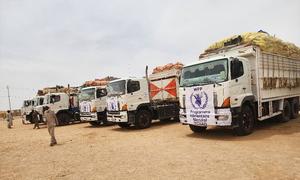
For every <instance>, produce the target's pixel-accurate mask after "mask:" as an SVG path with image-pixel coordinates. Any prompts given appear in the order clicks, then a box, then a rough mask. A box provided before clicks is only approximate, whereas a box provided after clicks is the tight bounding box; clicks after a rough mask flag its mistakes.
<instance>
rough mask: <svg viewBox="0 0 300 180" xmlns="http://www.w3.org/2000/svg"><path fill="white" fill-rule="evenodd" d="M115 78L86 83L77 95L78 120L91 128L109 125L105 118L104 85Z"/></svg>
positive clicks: (105, 91)
mask: <svg viewBox="0 0 300 180" xmlns="http://www.w3.org/2000/svg"><path fill="white" fill-rule="evenodd" d="M115 79H117V78H115V77H111V76H108V77H105V78H102V79H95V80H93V81H86V82H85V83H84V84H83V88H82V89H81V92H80V94H79V107H80V119H81V120H82V121H88V122H89V123H90V124H91V125H92V126H99V125H102V124H111V123H108V122H107V117H106V96H107V90H106V85H107V84H108V82H109V81H112V80H115Z"/></svg>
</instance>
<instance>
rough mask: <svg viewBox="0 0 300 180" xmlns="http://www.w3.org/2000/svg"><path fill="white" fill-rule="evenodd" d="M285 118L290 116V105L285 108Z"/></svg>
mask: <svg viewBox="0 0 300 180" xmlns="http://www.w3.org/2000/svg"><path fill="white" fill-rule="evenodd" d="M283 112H284V117H287V116H288V115H289V107H288V105H287V106H285V108H284V111H283Z"/></svg>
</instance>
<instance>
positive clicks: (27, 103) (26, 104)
mask: <svg viewBox="0 0 300 180" xmlns="http://www.w3.org/2000/svg"><path fill="white" fill-rule="evenodd" d="M28 106H31V100H28V101H24V104H23V107H28Z"/></svg>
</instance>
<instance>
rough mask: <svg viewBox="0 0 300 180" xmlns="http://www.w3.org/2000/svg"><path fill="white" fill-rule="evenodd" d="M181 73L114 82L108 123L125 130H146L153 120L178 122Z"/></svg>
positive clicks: (109, 89)
mask: <svg viewBox="0 0 300 180" xmlns="http://www.w3.org/2000/svg"><path fill="white" fill-rule="evenodd" d="M179 72H180V71H178V70H170V71H168V72H163V73H158V74H155V75H150V77H149V79H146V78H123V79H118V80H115V81H111V82H110V83H109V84H108V86H107V91H108V95H107V120H108V121H111V122H115V123H117V124H118V125H119V126H120V127H122V128H125V127H129V126H131V125H134V126H135V127H136V128H139V129H143V128H148V127H150V126H151V122H152V120H153V119H160V120H167V119H168V120H169V119H170V120H176V119H178V116H179V102H178V96H177V91H178V89H177V87H178V81H179V76H180V73H179Z"/></svg>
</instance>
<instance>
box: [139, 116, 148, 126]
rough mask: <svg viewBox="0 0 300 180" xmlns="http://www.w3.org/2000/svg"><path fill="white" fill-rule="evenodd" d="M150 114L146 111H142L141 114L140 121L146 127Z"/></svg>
mask: <svg viewBox="0 0 300 180" xmlns="http://www.w3.org/2000/svg"><path fill="white" fill-rule="evenodd" d="M148 119H149V118H148V116H147V115H146V114H145V113H142V114H141V115H140V122H141V124H142V125H143V126H144V127H145V126H146V125H147V123H148Z"/></svg>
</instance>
